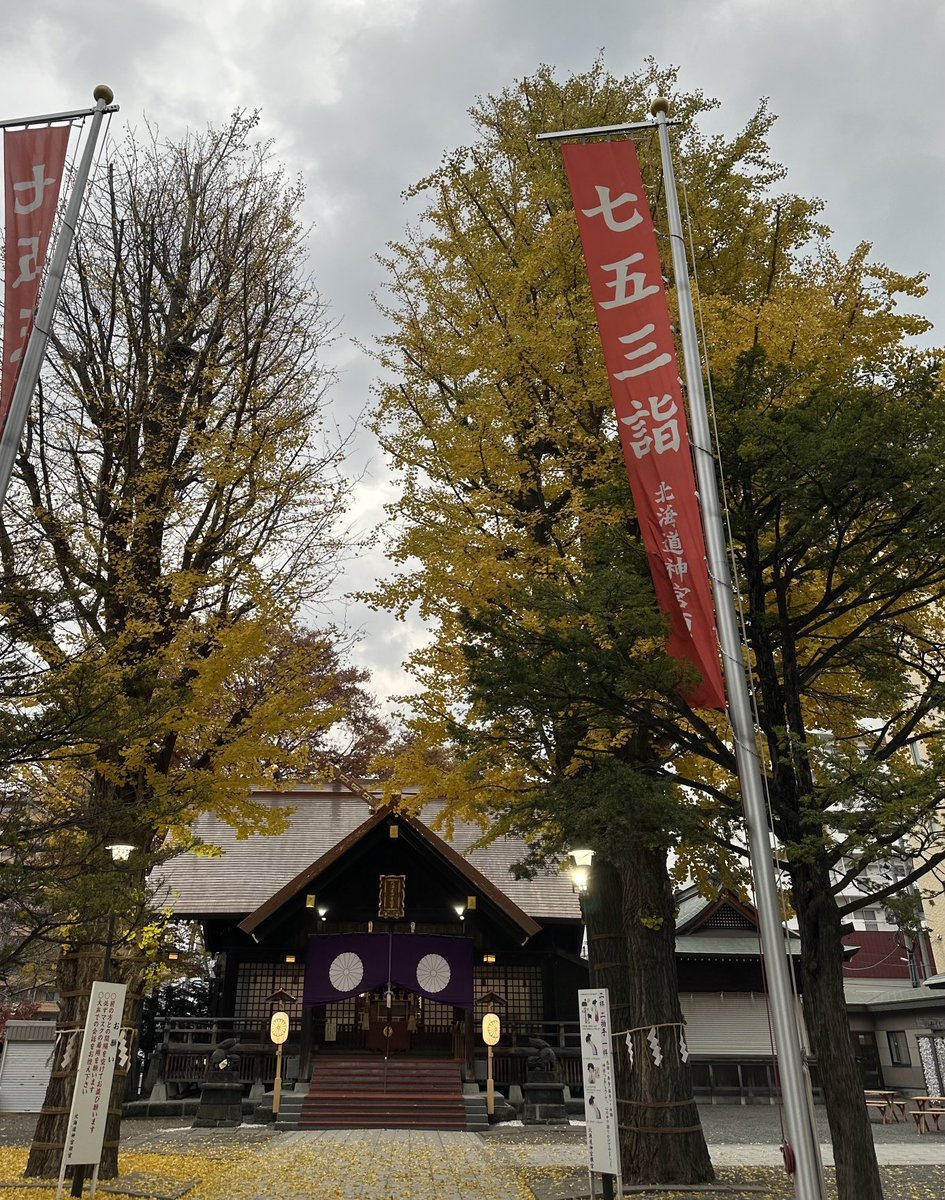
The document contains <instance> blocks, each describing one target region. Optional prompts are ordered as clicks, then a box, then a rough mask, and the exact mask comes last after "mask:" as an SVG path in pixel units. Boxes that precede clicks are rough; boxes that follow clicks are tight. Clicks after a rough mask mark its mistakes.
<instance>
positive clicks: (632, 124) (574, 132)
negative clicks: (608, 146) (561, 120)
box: [538, 117, 682, 142]
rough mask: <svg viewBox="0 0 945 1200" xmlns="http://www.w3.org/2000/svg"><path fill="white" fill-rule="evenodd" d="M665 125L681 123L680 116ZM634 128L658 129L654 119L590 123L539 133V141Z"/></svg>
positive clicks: (628, 130) (631, 129)
mask: <svg viewBox="0 0 945 1200" xmlns="http://www.w3.org/2000/svg"><path fill="white" fill-rule="evenodd" d="M666 124H667V125H681V124H682V119H681V118H680V117H673V118H671V119H670V120H668V121H667V122H666ZM635 129H659V125H658V124H657V123H656V121H628V122H626V123H625V124H623V125H592V126H590V128H588V129H559V130H558V131H557V133H539V134H538V141H539V142H550V141H553V140H554V139H555V138H569V137H601V136H603V135H604V134H605V133H632V132H633V131H634V130H635Z"/></svg>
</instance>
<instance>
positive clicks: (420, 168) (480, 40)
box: [0, 0, 945, 697]
mask: <svg viewBox="0 0 945 1200" xmlns="http://www.w3.org/2000/svg"><path fill="white" fill-rule="evenodd" d="M600 51H602V52H603V55H604V61H605V65H606V66H607V68H608V69H609V70H610V71H612V72H614V73H616V74H625V73H630V72H632V71H635V70H637V69H638V68H639V67H640V66H641V65H642V63H643V60H644V58H645V57H646V56H648V55H653V56H654V57H655V58H656V60H657V62H659V63H660V64H661V65H664V66H665V65H669V64H675V65H678V66H679V67H680V68H681V70H682V75H681V84H682V86H683V87H685V88H701V89H702V90H703V91H705V92H706V93H707V94H708V95H712V96H716V97H717V98H718V99H719V100H720V101H721V102H722V107H721V110H720V111H719V112H718V113H717V114H715V116H714V121H715V122H716V126H717V127H718V128H720V129H723V130H725V131H728V132H732V131H734V130H736V129H737V128H739V127H740V126H741V125H742V124H743V123H744V121H745V120H746V119H747V117H748V116H749V115H750V113H751V111H752V110H753V108H754V106H755V104H756V103H757V101H758V99H759V98H760V97H762V96H768V97H770V100H771V107H772V109H773V111H774V112H775V113H777V114H778V115H779V120H778V123H777V125H776V126H775V129H774V134H773V137H772V143H773V148H774V153H775V155H776V157H778V158H779V159H780V160H781V161H782V162H784V163H785V164H786V165H787V167H788V170H789V177H788V181H787V185H788V186H789V187H791V188H792V189H793V190H795V191H798V192H801V193H805V194H815V195H819V196H820V197H822V198H823V199H824V200H825V202H826V205H827V207H826V220H827V221H828V223H829V224H830V225H831V226H832V227H833V229H834V231H835V233H836V236H837V244H838V248H839V249H840V250H841V251H846V250H849V249H850V248H852V246H853V245H854V244H855V243H856V242H858V241H860V240H863V239H866V240H870V241H872V242H873V244H874V247H875V251H874V253H875V257H876V258H878V259H879V260H881V261H884V262H886V263H888V264H889V265H890V266H893V267H896V268H898V269H900V270H902V271H906V272H915V271H927V272H928V274H929V293H928V296H927V297H926V299H925V301H924V302H923V305H922V308H923V311H924V312H925V314H926V315H927V316H928V317H929V318H930V319H932V320H933V321H934V322H935V325H936V332H935V333H934V334H933V335H932V338H931V339H929V340H932V341H934V342H935V343H936V344H941V343H942V342H943V340H945V339H943V337H942V333H941V331H942V327H943V323H945V269H943V240H945V239H943V225H945V212H943V208H945V206H943V201H942V197H943V194H945V135H943V132H942V122H943V114H945V66H943V64H945V4H943V3H942V2H941V0H896V3H891V2H890V0H807V2H801V3H798V2H796V0H670V2H669V3H664V4H653V3H646V4H644V3H642V2H641V0H584V2H583V3H581V4H578V3H576V0H570V2H569V0H120V2H119V3H114V4H110V5H101V6H96V7H94V8H93V7H91V6H88V5H79V4H77V3H75V0H31V2H28V3H20V4H16V5H13V4H8V5H4V22H3V31H2V41H0V115H2V117H4V118H10V117H16V116H21V115H22V116H26V115H30V114H34V113H43V112H55V111H61V110H65V109H70V108H78V107H83V106H84V105H86V104H89V105H91V103H92V99H91V92H92V89H93V87H94V86H95V84H97V83H100V82H101V83H107V84H109V85H110V86H111V87H112V88H113V90H114V92H115V99H116V102H117V103H119V104H120V105H121V113H120V114H119V115H118V116H116V117H115V118H114V119H113V120H114V124H113V126H112V135H113V137H120V132H121V127H122V125H124V124H140V123H141V121H142V119H143V118H144V117H145V116H147V118H148V119H149V120H150V121H151V122H152V123H155V124H157V125H158V126H159V127H160V128H161V130H162V132H163V133H165V134H167V135H168V136H176V135H178V134H179V133H181V132H182V131H183V129H184V128H185V127H186V126H188V125H196V126H203V125H206V124H207V123H210V122H212V123H219V122H222V121H225V120H226V118H227V117H228V115H229V114H230V113H231V112H232V111H233V110H234V109H236V108H256V107H259V108H261V110H262V122H261V126H260V130H261V134H262V136H264V137H271V138H272V139H274V141H275V147H276V153H277V154H278V155H279V157H281V158H282V159H283V160H284V161H285V163H286V165H287V167H288V168H289V170H290V171H291V172H301V174H302V176H303V177H304V179H305V182H306V184H307V186H308V201H307V204H308V215H309V216H310V217H311V219H312V221H313V222H314V223H315V229H314V232H313V234H312V237H311V256H312V265H313V268H314V271H315V273H316V276H317V279H318V283H319V287H320V289H321V291H322V293H323V295H324V297H325V298H326V299H327V300H328V301H329V302H330V305H331V309H332V312H333V314H334V316H335V318H336V319H337V320H338V321H339V323H340V332H341V337H342V339H343V340H342V341H341V342H340V343H339V346H338V348H337V351H336V364H337V366H338V367H339V368H340V371H341V378H340V382H339V384H338V386H337V388H336V390H335V393H334V402H335V404H336V405H337V408H338V411H339V413H340V414H343V415H348V416H350V415H351V414H353V413H356V412H358V411H360V410H361V409H362V408H363V406H364V405H365V403H367V402H368V401H369V387H370V382H371V378H372V375H373V366H372V364H371V362H370V361H368V360H366V359H365V357H364V355H363V354H362V353H361V352H360V351H358V350H357V349H356V348H355V347H354V345H353V344H352V343H353V341H354V340H355V339H358V340H360V341H366V342H370V340H371V338H372V336H373V333H374V332H375V331H376V330H377V329H378V328H379V327H380V324H379V319H378V318H377V316H376V314H375V312H374V309H373V306H372V303H371V299H370V296H371V292H372V291H374V290H376V289H377V288H378V287H379V286H380V285H381V283H382V281H383V276H382V273H381V271H380V269H379V268H378V267H377V265H376V264H375V262H374V257H373V256H374V254H375V253H377V252H378V251H380V250H382V249H383V248H384V245H385V243H386V242H388V241H389V240H391V239H392V238H395V237H397V236H398V235H399V234H400V233H401V232H402V230H403V227H404V223H405V221H406V219H407V217H408V215H409V210H408V208H407V207H406V206H405V204H404V202H403V201H402V199H401V192H402V190H403V189H404V188H405V187H407V186H408V185H409V184H411V183H412V182H414V181H415V180H417V179H418V178H420V177H421V176H423V175H425V174H426V173H427V172H429V171H430V170H431V169H432V168H433V167H434V166H435V165H436V164H437V162H438V161H439V158H440V156H441V154H442V153H443V151H444V150H446V149H448V148H450V147H452V146H454V145H456V144H460V143H464V142H466V141H468V140H469V139H470V136H471V127H470V124H469V120H468V117H467V109H468V108H469V106H470V105H471V104H472V103H473V101H474V100H475V98H476V97H477V96H478V95H483V94H487V93H490V92H496V91H499V90H501V89H502V88H503V87H506V86H508V85H510V84H511V83H513V81H514V80H516V79H520V78H522V77H523V76H525V75H528V74H531V73H532V72H533V71H534V70H535V69H536V68H537V67H538V66H539V65H540V64H541V63H548V64H551V65H553V66H555V67H556V68H557V69H558V71H559V74H560V75H562V76H563V75H566V74H567V73H569V72H571V71H582V70H585V69H587V68H588V67H589V66H590V64H591V63H592V62H593V60H594V58H595V56H596V55H597V54H598V52H600ZM633 115H634V116H638V115H639V114H633ZM356 459H357V464H358V467H359V468H362V467H363V468H365V475H364V478H363V481H362V483H361V484H360V485H359V488H358V491H357V502H356V512H357V517H358V520H359V521H360V522H361V523H362V525H365V526H370V525H373V524H375V523H378V522H382V521H383V510H382V504H383V501H384V500H385V499H390V498H391V495H392V493H391V491H390V487H389V485H388V483H387V481H386V471H385V467H384V463H383V460H382V458H381V456H380V453H379V452H378V451H377V450H376V448H375V447H374V446H373V445H372V443H371V439H370V435H369V434H368V433H367V432H366V431H362V432H361V433H360V436H359V441H358V447H357V456H356ZM383 570H384V562H383V559H382V557H380V556H379V555H375V556H365V557H362V558H361V559H360V560H359V562H358V563H357V564H354V565H352V567H351V569H350V570H349V571H348V573H347V577H346V580H345V587H346V588H348V589H355V588H360V587H364V586H366V585H369V584H370V582H371V580H372V579H373V577H374V576H375V575H376V574H377V573H378V572H382V571H383ZM334 615H335V619H336V620H339V621H347V622H348V624H349V626H351V627H353V628H355V629H361V630H362V631H363V633H362V636H361V640H360V642H359V644H358V646H357V648H356V651H355V655H356V657H357V660H358V661H359V662H361V663H363V664H365V665H367V666H370V667H371V669H372V671H373V672H374V678H375V688H376V690H377V692H378V694H379V695H380V696H381V697H386V696H388V695H390V694H391V693H392V692H396V691H399V690H404V688H405V687H406V686H407V683H406V681H405V678H404V676H403V675H402V674H401V673H400V670H399V663H400V662H401V660H402V658H403V657H404V655H405V653H406V652H407V650H408V649H409V648H410V647H411V646H412V645H414V644H415V643H416V640H417V638H418V637H419V636H420V630H419V628H418V627H417V626H416V625H408V626H406V627H405V626H402V625H399V624H398V623H397V622H395V621H394V620H393V619H390V618H384V617H383V616H377V615H374V614H370V613H367V612H366V611H365V610H363V609H362V608H360V607H359V606H357V605H345V604H343V603H341V602H339V605H338V607H337V608H336V610H335V614H334Z"/></svg>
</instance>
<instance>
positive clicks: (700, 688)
mask: <svg viewBox="0 0 945 1200" xmlns="http://www.w3.org/2000/svg"><path fill="white" fill-rule="evenodd" d="M563 150H564V163H565V167H566V168H567V172H568V178H569V179H570V181H571V194H572V196H573V198H574V208H575V212H576V214H577V221H578V228H579V229H580V232H581V241H582V243H583V245H584V257H585V259H586V261H587V271H588V276H589V278H590V283H591V294H592V295H593V297H594V303H595V305H596V308H597V323H598V327H599V329H600V336H601V342H602V343H603V347H604V361H605V362H606V364H607V373H608V375H609V376H610V390H611V395H612V396H613V400H614V408H615V409H616V410H617V423H618V428H619V430H620V441H621V444H622V446H623V455H624V459H625V461H626V464H627V474H628V475H629V477H630V488H631V491H632V492H633V500H634V504H635V505H636V510H637V517H638V519H639V521H640V528H641V530H642V533H643V542H644V545H645V546H646V551H647V555H648V557H649V560H650V570H651V572H652V574H653V583H654V585H655V587H656V596H657V600H658V601H659V605H660V608H661V609H662V610H663V612H665V613H668V614H669V617H670V635H669V639H668V641H667V647H666V648H667V650H668V652H669V654H671V655H672V656H673V658H676V659H680V660H682V661H684V662H689V663H692V665H693V666H694V667H695V668H696V669H697V670H698V672H699V675H700V676H701V682H700V683H698V684H697V685H695V686H694V687H693V688H692V689H691V690H690V691H689V692H688V694H687V698H688V699H689V702H690V703H691V704H693V705H694V706H697V707H702V708H724V707H725V690H724V688H723V685H722V675H721V671H720V668H719V652H718V639H717V636H716V632H715V612H714V609H713V606H712V589H711V587H710V585H709V574H708V569H707V567H706V557H705V539H704V536H703V532H702V520H701V515H700V512H699V502H698V499H697V497H696V483H695V476H694V473H693V466H692V454H691V451H690V446H689V433H688V429H687V426H686V413H685V409H684V407H683V400H682V387H681V385H680V382H679V366H678V364H677V361H676V348H675V345H674V342H673V331H672V326H671V324H670V320H669V307H668V304H667V301H666V290H665V288H664V286H663V272H662V267H661V265H660V257H659V250H658V249H657V245H656V233H655V230H654V228H653V218H652V216H651V215H650V208H649V205H648V203H647V199H646V191H645V189H644V187H643V177H642V175H641V174H640V165H639V163H638V161H637V155H636V150H635V148H634V145H633V143H632V142H630V141H621V142H586V143H572V144H569V145H566V146H564V147H563Z"/></svg>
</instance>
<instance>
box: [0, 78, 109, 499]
mask: <svg viewBox="0 0 945 1200" xmlns="http://www.w3.org/2000/svg"><path fill="white" fill-rule="evenodd" d="M92 95H93V97H94V99H95V101H96V105H95V108H94V109H92V110H91V113H92V120H91V123H90V125H89V132H88V135H87V136H86V139H85V148H84V149H83V151H82V158H81V160H80V162H79V166H78V169H77V171H76V174H75V179H74V181H73V184H72V194H71V195H70V196H69V203H68V205H67V206H66V212H65V216H64V217H63V218H62V228H61V229H60V231H59V240H58V241H57V242H56V249H55V251H54V253H53V256H52V258H51V259H50V262H49V270H48V272H47V275H46V281H45V285H44V287H43V291H42V295H41V297H40V301H39V308H38V310H37V312H36V320H35V322H34V324H33V330H32V332H31V334H30V339H29V342H28V344H27V347H26V353H25V354H24V355H23V365H22V366H21V367H20V373H19V375H18V376H17V380H16V387H15V389H14V391H13V397H12V399H11V401H10V411H9V413H8V414H7V423H6V425H5V426H4V429H3V436H2V438H0V505H2V504H3V502H4V500H5V499H6V495H7V487H8V486H9V483H10V475H11V474H12V472H13V463H14V461H15V459H16V452H17V448H18V447H19V444H20V438H21V437H22V435H23V426H24V425H25V424H26V414H27V412H28V411H29V406H30V402H31V400H32V398H33V391H34V389H35V387H36V381H37V380H38V379H39V372H40V368H41V367H42V365H43V357H44V356H45V354H46V343H47V342H48V340H49V331H50V329H51V328H52V319H53V314H54V313H55V311H56V305H57V303H58V302H59V291H60V288H61V287H62V277H63V275H64V274H65V270H66V262H67V261H68V258H69V251H70V250H71V249H72V243H73V241H74V239H75V231H76V226H77V225H78V222H79V210H80V208H81V207H82V200H83V198H84V196H85V185H86V184H87V183H88V178H89V172H90V171H91V169H92V156H93V155H94V153H95V145H96V142H97V141H98V135H99V130H100V129H101V125H102V118H103V117H104V115H105V112H106V111H109V112H114V111H115V110H114V108H113V107H109V106H110V105H111V103H112V100H113V99H114V95H113V93H112V89H111V88H110V87H106V85H105V84H104V83H100V84H99V85H98V87H97V88H96V89H95V91H94V92H93V93H92ZM75 115H85V114H70V113H58V114H53V115H52V116H50V117H48V118H43V119H46V120H54V119H57V118H63V119H64V118H66V117H68V116H75ZM40 119H41V118H37V117H31V118H29V120H28V121H25V120H24V121H23V122H21V123H22V124H29V123H33V122H35V121H38V120H40ZM3 124H4V125H8V124H10V122H3Z"/></svg>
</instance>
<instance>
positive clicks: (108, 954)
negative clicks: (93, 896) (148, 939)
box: [102, 842, 134, 983]
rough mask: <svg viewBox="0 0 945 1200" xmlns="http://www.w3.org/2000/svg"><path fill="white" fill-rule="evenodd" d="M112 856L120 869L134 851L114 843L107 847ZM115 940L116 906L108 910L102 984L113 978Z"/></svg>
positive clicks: (129, 846)
mask: <svg viewBox="0 0 945 1200" xmlns="http://www.w3.org/2000/svg"><path fill="white" fill-rule="evenodd" d="M105 849H106V850H108V852H109V853H110V854H111V856H112V863H113V864H114V866H115V867H116V869H117V868H118V865H119V863H125V862H127V861H128V859H129V858H130V857H131V852H132V851H133V850H134V846H132V845H131V844H130V843H129V842H112V843H111V845H108V846H106V847H105ZM114 940H115V906H114V904H113V905H112V906H111V907H110V908H109V910H108V929H107V931H106V934H105V961H104V962H103V963H102V982H103V983H108V982H109V981H110V980H111V977H112V943H113V942H114Z"/></svg>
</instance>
